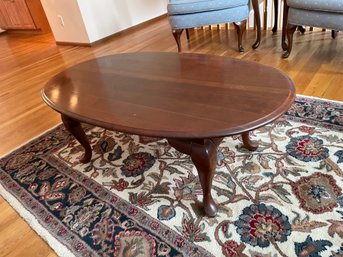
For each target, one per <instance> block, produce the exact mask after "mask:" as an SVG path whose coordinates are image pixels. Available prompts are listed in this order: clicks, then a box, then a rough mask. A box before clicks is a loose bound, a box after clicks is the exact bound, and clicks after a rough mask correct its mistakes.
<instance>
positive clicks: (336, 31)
mask: <svg viewBox="0 0 343 257" xmlns="http://www.w3.org/2000/svg"><path fill="white" fill-rule="evenodd" d="M337 35H338V30H331V37H332V38H333V39H335V38H336V37H337Z"/></svg>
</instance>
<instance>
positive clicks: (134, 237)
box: [0, 96, 343, 257]
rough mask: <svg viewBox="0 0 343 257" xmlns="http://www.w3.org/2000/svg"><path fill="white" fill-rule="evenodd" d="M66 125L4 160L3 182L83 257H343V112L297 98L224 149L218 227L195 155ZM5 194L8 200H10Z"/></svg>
mask: <svg viewBox="0 0 343 257" xmlns="http://www.w3.org/2000/svg"><path fill="white" fill-rule="evenodd" d="M85 128H86V130H87V135H88V136H89V139H90V141H91V144H92V147H93V157H92V160H91V163H89V164H82V163H80V162H79V158H80V157H81V156H82V153H83V151H82V147H81V146H80V145H79V144H78V143H77V141H76V140H75V139H74V138H73V137H72V136H70V135H69V134H68V133H67V132H66V131H65V129H64V128H63V126H62V125H60V126H58V127H57V128H55V129H53V130H51V131H49V132H47V133H45V134H44V135H42V136H40V137H39V138H37V139H35V140H33V141H31V142H30V143H28V144H26V145H24V146H23V147H21V148H19V149H18V150H16V151H14V152H12V153H10V154H9V155H7V156H5V157H3V158H2V159H0V184H1V185H2V188H3V190H5V191H6V192H8V193H10V194H11V195H12V196H14V197H15V198H16V200H17V201H18V202H20V204H21V205H22V207H23V208H25V209H26V210H28V211H29V212H30V213H31V214H32V215H34V217H35V218H36V219H37V220H38V221H39V223H40V225H41V226H43V227H44V228H45V229H46V230H47V231H49V233H50V235H51V236H52V237H54V238H56V239H57V240H58V241H59V242H61V243H62V244H63V245H65V246H66V247H67V248H68V249H69V250H70V251H71V252H72V254H73V255H75V256H125V257H129V256H136V257H140V256H142V257H145V256H166V257H168V256H216V257H219V256H264V257H267V256H268V257H269V256H270V257H274V256H304V257H305V256H309V257H319V256H335V257H337V256H343V191H342V189H343V133H342V132H343V103H339V102H331V101H325V100H321V99H315V98H307V97H302V96H298V97H297V99H296V101H295V103H294V104H293V105H292V107H291V108H290V109H289V111H288V113H287V114H285V115H284V116H283V117H282V118H280V119H278V120H277V121H275V122H273V123H272V124H270V125H267V126H265V127H262V128H260V129H257V130H255V131H254V132H252V134H251V136H252V138H253V139H254V140H257V141H258V142H259V148H258V149H257V150H256V151H254V152H250V151H248V150H246V149H244V148H243V147H242V141H241V137H240V136H233V137H228V138H226V139H225V140H224V142H223V143H222V144H221V145H220V147H219V151H218V163H217V171H216V174H215V177H214V182H213V188H212V192H213V196H214V198H215V201H216V202H217V203H218V205H219V212H218V215H217V216H216V217H214V218H208V217H206V216H204V214H203V212H202V209H201V201H202V190H201V186H200V183H199V179H198V176H197V171H196V169H195V167H194V165H193V164H192V162H191V160H190V157H189V156H187V155H184V154H182V153H180V152H178V151H176V150H175V149H173V148H172V147H171V146H170V145H168V143H167V141H166V140H164V139H156V138H148V137H142V136H141V137H139V136H135V135H128V134H123V133H118V132H113V131H108V130H105V129H101V128H97V127H91V126H85ZM2 193H3V192H2Z"/></svg>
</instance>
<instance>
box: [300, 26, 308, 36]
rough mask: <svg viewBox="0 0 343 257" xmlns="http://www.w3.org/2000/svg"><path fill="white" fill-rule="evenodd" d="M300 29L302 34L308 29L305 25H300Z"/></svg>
mask: <svg viewBox="0 0 343 257" xmlns="http://www.w3.org/2000/svg"><path fill="white" fill-rule="evenodd" d="M298 30H299V31H300V32H301V34H304V33H305V31H306V29H305V28H304V27H303V26H298Z"/></svg>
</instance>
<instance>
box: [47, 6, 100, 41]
mask: <svg viewBox="0 0 343 257" xmlns="http://www.w3.org/2000/svg"><path fill="white" fill-rule="evenodd" d="M96 1H98V0H96ZM41 2H42V6H43V9H44V11H45V14H46V16H47V18H48V21H49V24H50V27H51V30H52V32H53V34H54V37H55V40H56V41H59V42H74V43H89V37H88V34H87V30H86V28H85V25H84V22H83V18H82V15H81V12H80V9H79V6H78V2H77V0H41ZM58 16H61V17H62V19H63V22H64V26H63V25H62V24H61V19H60V18H59V17H58Z"/></svg>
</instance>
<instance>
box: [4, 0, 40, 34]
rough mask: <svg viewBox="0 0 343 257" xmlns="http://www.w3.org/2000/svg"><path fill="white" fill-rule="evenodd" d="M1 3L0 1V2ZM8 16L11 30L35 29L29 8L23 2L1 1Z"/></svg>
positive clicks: (18, 0)
mask: <svg viewBox="0 0 343 257" xmlns="http://www.w3.org/2000/svg"><path fill="white" fill-rule="evenodd" d="M0 1H1V0H0ZM2 1H3V4H4V7H5V10H6V11H7V14H8V15H9V18H10V21H11V24H10V26H11V27H10V28H12V29H35V28H36V26H35V23H34V21H33V19H32V16H31V13H30V10H29V8H28V7H27V5H26V2H25V0H2Z"/></svg>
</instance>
